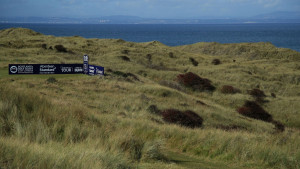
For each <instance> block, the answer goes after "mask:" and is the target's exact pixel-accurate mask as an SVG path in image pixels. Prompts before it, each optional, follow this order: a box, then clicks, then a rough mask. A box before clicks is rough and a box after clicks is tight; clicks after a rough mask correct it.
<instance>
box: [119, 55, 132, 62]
mask: <svg viewBox="0 0 300 169" xmlns="http://www.w3.org/2000/svg"><path fill="white" fill-rule="evenodd" d="M119 57H120V58H121V59H122V60H124V61H128V62H129V61H130V58H129V57H127V56H119Z"/></svg>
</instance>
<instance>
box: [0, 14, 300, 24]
mask: <svg viewBox="0 0 300 169" xmlns="http://www.w3.org/2000/svg"><path fill="white" fill-rule="evenodd" d="M0 23H50V24H51V23H53V24H60V23H66V24H233V23H235V24H238V23H300V14H299V13H297V12H273V13H267V14H260V15H256V16H253V17H249V18H223V17H222V18H218V17H210V16H206V17H199V18H196V19H157V18H142V17H138V16H126V15H114V16H101V17H94V18H68V17H0Z"/></svg>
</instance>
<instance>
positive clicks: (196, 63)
mask: <svg viewBox="0 0 300 169" xmlns="http://www.w3.org/2000/svg"><path fill="white" fill-rule="evenodd" d="M190 61H191V62H192V64H193V65H194V66H198V64H199V63H198V62H197V61H196V60H195V59H194V58H192V57H190Z"/></svg>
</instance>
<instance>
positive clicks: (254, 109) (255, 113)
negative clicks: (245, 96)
mask: <svg viewBox="0 0 300 169" xmlns="http://www.w3.org/2000/svg"><path fill="white" fill-rule="evenodd" d="M237 111H238V113H240V114H241V115H243V116H247V117H250V118H254V119H258V120H262V121H266V122H272V115H270V114H269V113H268V112H266V111H265V110H264V109H263V108H262V107H260V105H258V104H257V103H256V102H254V101H246V102H245V104H244V105H243V107H240V108H238V110H237Z"/></svg>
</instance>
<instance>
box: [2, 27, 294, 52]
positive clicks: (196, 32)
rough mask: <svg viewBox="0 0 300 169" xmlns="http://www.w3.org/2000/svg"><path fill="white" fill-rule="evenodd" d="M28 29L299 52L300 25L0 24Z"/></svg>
mask: <svg viewBox="0 0 300 169" xmlns="http://www.w3.org/2000/svg"><path fill="white" fill-rule="evenodd" d="M12 27H21V28H29V29H32V30H34V31H37V32H40V33H43V34H45V35H54V36H82V37H84V38H99V39H123V40H126V41H131V42H149V41H159V42H161V43H163V44H165V45H168V46H180V45H188V44H194V43H198V42H218V43H243V42H246V43H247V42H270V43H272V44H273V45H275V46H276V47H280V48H290V49H293V50H296V51H298V52H300V23H284V24H283V23H259V24H254V23H251V24H36V23H35V24H33V23H32V24H30V23H0V29H1V30H2V29H7V28H12Z"/></svg>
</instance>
